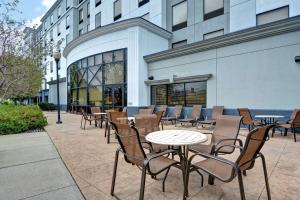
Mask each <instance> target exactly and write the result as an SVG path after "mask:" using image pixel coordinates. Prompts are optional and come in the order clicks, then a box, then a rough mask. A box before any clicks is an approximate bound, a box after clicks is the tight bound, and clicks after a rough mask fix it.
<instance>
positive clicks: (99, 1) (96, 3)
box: [95, 0, 102, 8]
mask: <svg viewBox="0 0 300 200" xmlns="http://www.w3.org/2000/svg"><path fill="white" fill-rule="evenodd" d="M101 3H102V2H101V0H98V2H97V0H95V8H96V7H98V6H99V5H100V4H101Z"/></svg>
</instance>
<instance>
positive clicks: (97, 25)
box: [95, 12, 101, 28]
mask: <svg viewBox="0 0 300 200" xmlns="http://www.w3.org/2000/svg"><path fill="white" fill-rule="evenodd" d="M99 26H101V12H99V13H97V14H96V15H95V27H96V28H97V27H99Z"/></svg>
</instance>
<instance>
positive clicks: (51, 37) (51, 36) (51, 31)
mask: <svg viewBox="0 0 300 200" xmlns="http://www.w3.org/2000/svg"><path fill="white" fill-rule="evenodd" d="M50 40H51V41H53V29H52V30H50Z"/></svg>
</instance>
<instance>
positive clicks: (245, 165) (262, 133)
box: [236, 125, 274, 171]
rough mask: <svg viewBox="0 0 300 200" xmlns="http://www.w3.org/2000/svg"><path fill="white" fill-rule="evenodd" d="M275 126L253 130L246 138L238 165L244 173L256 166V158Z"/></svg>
mask: <svg viewBox="0 0 300 200" xmlns="http://www.w3.org/2000/svg"><path fill="white" fill-rule="evenodd" d="M273 126H274V125H268V126H262V127H259V128H257V129H254V130H252V131H251V132H250V133H249V134H248V135H247V138H246V141H245V144H244V148H243V150H242V152H241V154H240V156H239V157H238V159H237V161H236V163H237V165H238V166H239V167H240V169H241V170H242V171H244V170H248V169H251V168H252V167H253V166H254V163H255V158H256V156H257V155H258V153H259V152H260V150H261V148H262V147H263V145H264V143H265V141H266V140H267V138H268V134H269V130H270V129H271V128H272V127H273Z"/></svg>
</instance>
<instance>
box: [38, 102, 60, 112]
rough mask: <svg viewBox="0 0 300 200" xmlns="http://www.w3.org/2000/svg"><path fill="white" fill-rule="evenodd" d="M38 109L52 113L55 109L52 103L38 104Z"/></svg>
mask: <svg viewBox="0 0 300 200" xmlns="http://www.w3.org/2000/svg"><path fill="white" fill-rule="evenodd" d="M39 107H40V109H42V110H47V111H52V110H55V109H56V106H55V105H54V104H53V103H48V102H41V103H39Z"/></svg>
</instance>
